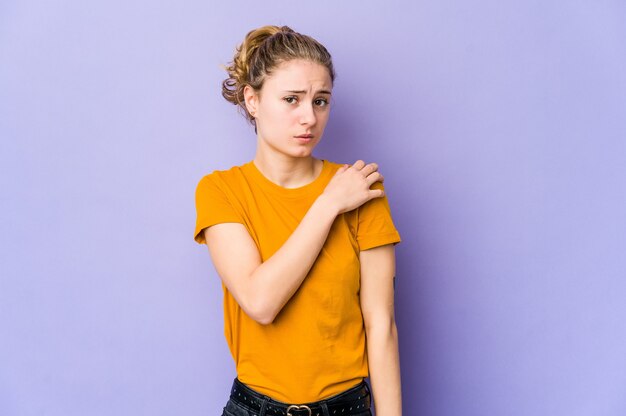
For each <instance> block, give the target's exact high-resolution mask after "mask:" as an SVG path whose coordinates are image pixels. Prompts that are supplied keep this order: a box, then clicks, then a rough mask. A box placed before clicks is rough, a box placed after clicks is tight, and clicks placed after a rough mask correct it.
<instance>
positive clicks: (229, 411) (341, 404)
mask: <svg viewBox="0 0 626 416" xmlns="http://www.w3.org/2000/svg"><path fill="white" fill-rule="evenodd" d="M370 406H371V394H370V389H369V386H368V385H367V382H366V381H365V380H363V381H362V382H361V383H359V384H357V385H356V386H354V387H352V388H350V389H348V390H346V391H344V392H341V393H338V394H336V395H334V396H331V397H329V398H327V399H324V400H319V401H316V402H310V403H304V404H294V403H284V402H281V401H277V400H274V399H272V398H271V397H269V396H266V395H264V394H261V393H259V392H257V391H256V390H253V389H252V388H250V387H249V386H247V385H246V384H244V383H242V382H241V381H239V379H238V378H236V377H235V379H234V380H233V386H232V388H231V392H230V398H229V399H228V402H227V403H226V406H224V410H223V412H222V416H289V415H291V416H340V415H341V416H372V411H371V410H370Z"/></svg>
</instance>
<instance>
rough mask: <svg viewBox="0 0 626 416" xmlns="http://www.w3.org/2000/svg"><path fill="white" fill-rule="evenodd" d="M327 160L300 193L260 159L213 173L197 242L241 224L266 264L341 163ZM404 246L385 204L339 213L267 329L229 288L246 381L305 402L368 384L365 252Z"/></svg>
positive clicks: (229, 317) (231, 339)
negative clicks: (273, 176)
mask: <svg viewBox="0 0 626 416" xmlns="http://www.w3.org/2000/svg"><path fill="white" fill-rule="evenodd" d="M323 162H324V165H323V168H322V172H321V173H320V175H319V176H318V177H317V178H316V179H315V180H314V181H313V182H311V183H309V184H307V185H305V186H302V187H299V188H284V187H282V186H279V185H277V184H275V183H274V182H271V181H270V180H269V179H267V178H266V177H265V176H264V175H263V174H262V173H261V171H259V170H258V169H257V167H256V165H254V163H253V162H252V161H250V162H248V163H246V164H244V165H241V166H235V167H232V168H231V169H229V170H221V171H220V170H216V171H214V172H213V173H211V174H208V175H205V176H204V177H203V178H202V179H201V180H200V182H199V183H198V185H197V188H196V194H195V196H196V212H197V218H196V228H195V233H194V239H195V241H196V242H198V243H200V244H205V243H206V241H205V240H204V234H203V232H202V230H203V229H204V228H206V227H209V226H211V225H214V224H218V223H224V222H237V223H241V224H243V225H244V226H245V227H246V229H247V230H248V232H249V233H250V236H251V237H252V238H253V240H254V242H255V243H256V245H257V247H258V249H259V252H260V254H261V258H262V260H263V261H265V260H267V259H268V258H270V257H271V256H272V254H273V253H274V252H276V251H277V250H278V249H279V248H280V247H281V246H282V245H283V243H284V242H285V241H286V240H287V238H288V237H289V236H290V235H291V233H292V232H293V231H294V230H295V228H296V227H297V226H298V224H299V223H300V221H301V220H302V218H303V217H304V215H305V214H306V212H307V211H308V209H309V208H310V207H311V205H312V204H313V202H314V201H315V199H316V198H317V197H318V196H319V195H320V194H321V193H322V192H323V190H324V188H325V187H326V185H327V184H328V182H329V180H330V179H331V178H332V176H333V175H334V173H335V172H336V170H337V169H338V168H339V167H340V166H342V165H341V164H337V163H333V162H329V161H327V160H324V161H323ZM382 187H383V185H382V184H381V183H380V182H376V183H375V184H374V185H372V189H374V188H382ZM398 242H400V235H399V233H398V231H397V230H396V228H395V226H394V224H393V221H392V218H391V213H390V209H389V204H388V201H387V198H386V197H383V198H374V199H372V200H370V201H368V202H366V203H365V204H363V205H361V206H360V207H358V208H357V209H355V210H352V211H350V212H346V213H343V214H340V215H338V216H337V218H336V219H335V221H334V223H333V225H332V227H331V230H330V232H329V235H328V238H327V239H326V242H325V244H324V246H323V248H322V250H321V252H320V254H319V256H318V257H317V259H316V261H315V263H314V264H313V266H312V267H311V270H310V271H309V273H308V275H307V276H306V278H305V279H304V281H303V282H302V284H301V286H300V287H299V288H298V290H297V291H296V293H295V294H294V295H293V296H292V297H291V299H289V301H288V302H287V303H286V304H285V306H284V307H283V309H282V310H281V311H280V312H279V314H278V315H277V316H276V318H275V319H274V321H273V322H272V323H271V324H269V325H262V324H260V323H258V322H256V321H255V320H253V319H252V318H250V317H249V316H248V315H246V313H245V312H244V311H243V310H242V309H241V307H240V306H239V304H238V303H237V302H236V301H235V299H234V298H233V297H232V295H231V294H230V292H229V291H228V289H227V288H226V286H225V285H224V283H223V282H222V289H223V291H224V335H225V336H226V341H227V343H228V347H229V349H230V352H231V354H232V356H233V359H234V360H235V367H236V370H237V377H238V378H239V380H241V381H242V382H243V383H245V384H247V385H249V386H250V387H251V388H253V389H254V390H256V391H258V392H261V393H263V394H265V395H267V396H270V397H271V398H273V399H275V400H279V401H282V402H286V403H307V402H312V401H317V400H322V399H325V398H327V397H330V396H332V395H335V394H337V393H340V392H342V391H344V390H347V389H349V388H351V387H353V386H355V385H357V384H358V383H360V382H361V381H362V380H363V378H364V377H367V376H368V374H369V369H368V363H367V350H366V343H365V328H364V324H363V316H362V314H361V307H360V301H359V289H360V262H359V251H360V250H367V249H369V248H372V247H376V246H381V245H384V244H390V243H398Z"/></svg>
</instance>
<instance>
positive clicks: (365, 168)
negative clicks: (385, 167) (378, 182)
mask: <svg viewBox="0 0 626 416" xmlns="http://www.w3.org/2000/svg"><path fill="white" fill-rule="evenodd" d="M351 167H352V168H354V169H356V170H360V171H361V172H362V173H364V174H365V176H367V175H369V174H371V173H372V172H376V171H377V170H378V164H377V163H373V162H372V163H367V164H366V163H365V162H364V161H362V160H360V159H359V160H357V161H356V162H354V164H353V165H352V166H351Z"/></svg>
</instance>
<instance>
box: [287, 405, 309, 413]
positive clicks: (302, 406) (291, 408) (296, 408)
mask: <svg viewBox="0 0 626 416" xmlns="http://www.w3.org/2000/svg"><path fill="white" fill-rule="evenodd" d="M290 410H308V411H309V416H311V415H312V414H313V412H312V411H311V408H310V407H309V406H307V405H305V404H303V405H300V406H296V405H295V404H292V405H291V406H289V407H288V408H287V416H293V415H292V414H291V413H289V411H290Z"/></svg>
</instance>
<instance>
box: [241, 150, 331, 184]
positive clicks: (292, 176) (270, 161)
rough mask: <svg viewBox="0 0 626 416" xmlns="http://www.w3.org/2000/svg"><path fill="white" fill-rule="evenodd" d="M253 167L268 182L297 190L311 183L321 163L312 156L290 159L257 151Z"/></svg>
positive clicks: (319, 171) (281, 155) (320, 169)
mask: <svg viewBox="0 0 626 416" xmlns="http://www.w3.org/2000/svg"><path fill="white" fill-rule="evenodd" d="M253 162H254V165H255V166H256V167H257V169H259V171H260V172H261V173H262V174H263V176H265V177H266V178H267V179H269V180H270V181H272V182H274V183H275V184H277V185H279V186H282V187H284V188H299V187H301V186H305V185H307V184H309V183H311V182H313V181H314V180H315V179H316V178H317V177H318V175H319V174H320V173H321V171H322V166H323V162H322V161H321V160H319V159H316V158H314V157H313V156H304V157H290V156H287V155H284V154H276V153H272V154H270V153H267V152H263V151H261V150H260V149H257V152H256V155H255V157H254V161H253Z"/></svg>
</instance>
